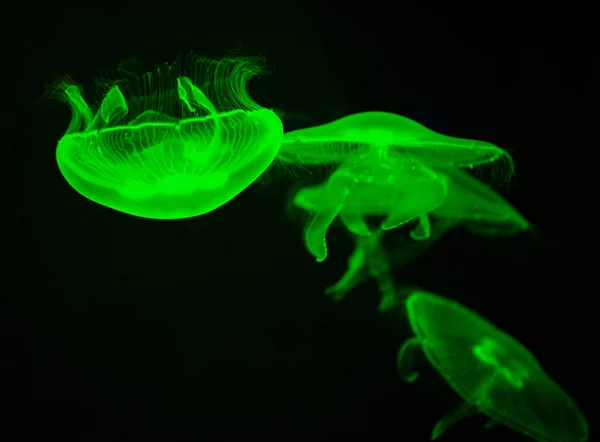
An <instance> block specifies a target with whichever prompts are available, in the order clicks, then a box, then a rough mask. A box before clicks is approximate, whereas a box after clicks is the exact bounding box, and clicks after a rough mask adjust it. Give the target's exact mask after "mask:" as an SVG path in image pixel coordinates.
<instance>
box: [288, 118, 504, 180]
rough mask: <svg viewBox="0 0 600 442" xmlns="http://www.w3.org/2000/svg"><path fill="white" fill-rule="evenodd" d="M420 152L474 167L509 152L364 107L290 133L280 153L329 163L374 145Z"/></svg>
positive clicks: (437, 161) (434, 160) (431, 161)
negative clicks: (349, 113) (356, 111)
mask: <svg viewBox="0 0 600 442" xmlns="http://www.w3.org/2000/svg"><path fill="white" fill-rule="evenodd" d="M373 148H376V149H381V148H384V149H390V150H392V151H395V152H398V153H405V154H410V155H414V156H419V157H420V158H422V159H423V160H424V161H425V162H426V163H427V164H428V165H430V166H447V167H474V166H479V165H483V164H490V163H493V162H496V161H498V160H504V161H505V162H506V163H507V165H508V168H509V169H510V170H509V172H510V173H512V168H513V165H512V158H511V156H510V155H509V153H508V152H506V151H505V150H503V149H501V148H499V147H498V146H495V145H494V144H492V143H488V142H486V141H480V140H472V139H467V138H458V137H452V136H448V135H443V134H440V133H437V132H435V131H433V130H431V129H429V128H427V127H425V126H423V125H422V124H419V123H417V122H416V121H414V120H411V119H410V118H407V117H404V116H402V115H398V114H394V113H390V112H378V111H371V112H361V113H356V114H352V115H347V116H345V117H342V118H340V119H338V120H335V121H332V122H330V123H326V124H323V125H320V126H315V127H310V128H305V129H298V130H294V131H291V132H287V133H286V134H285V135H284V137H283V144H282V147H281V150H280V153H279V156H278V158H279V159H280V161H282V162H283V163H301V164H328V163H334V164H337V163H340V162H343V161H344V160H345V159H347V158H348V156H352V155H353V154H357V153H358V154H362V153H364V152H365V151H367V150H370V149H373Z"/></svg>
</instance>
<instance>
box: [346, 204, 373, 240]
mask: <svg viewBox="0 0 600 442" xmlns="http://www.w3.org/2000/svg"><path fill="white" fill-rule="evenodd" d="M340 219H341V220H342V223H344V226H345V227H346V229H348V230H349V231H350V232H352V233H354V234H355V235H358V236H369V235H371V231H370V230H369V226H367V223H366V221H365V218H364V216H363V215H362V214H360V213H354V212H351V211H348V210H343V209H342V211H340Z"/></svg>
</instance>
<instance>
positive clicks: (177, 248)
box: [0, 1, 598, 442]
mask: <svg viewBox="0 0 600 442" xmlns="http://www.w3.org/2000/svg"><path fill="white" fill-rule="evenodd" d="M16 8H21V9H22V11H21V12H20V13H15V14H14V15H13V17H14V19H15V21H16V22H17V25H18V26H17V25H15V29H14V31H12V30H11V29H10V28H9V29H7V30H5V31H6V32H7V35H6V36H5V40H4V41H5V42H6V45H7V50H8V54H9V64H10V67H11V68H12V67H14V69H11V68H5V71H6V72H8V73H12V72H15V73H17V74H18V75H17V79H16V82H15V83H12V82H11V83H9V84H11V85H12V84H14V85H16V86H15V87H9V88H8V90H7V94H8V96H9V97H12V96H13V95H16V97H18V100H15V101H14V102H13V101H12V100H10V101H8V102H7V103H8V105H7V106H5V107H4V109H3V121H4V123H3V135H2V136H3V149H4V155H5V158H6V162H5V171H6V173H4V176H3V180H5V181H6V184H5V186H6V187H5V188H6V189H7V191H6V198H7V203H6V205H5V207H7V210H6V211H5V212H4V215H3V218H4V219H5V220H6V221H7V224H8V229H7V230H5V243H6V244H7V245H8V246H7V247H6V248H5V263H4V264H3V269H4V272H5V275H6V277H5V278H4V279H5V285H4V287H3V290H2V292H3V293H2V295H1V296H2V298H3V299H2V302H3V304H4V305H5V307H3V308H2V313H1V315H2V316H1V325H0V327H2V331H3V339H2V348H0V354H1V356H0V357H1V358H2V359H3V361H5V362H3V363H2V366H1V367H0V369H1V370H3V371H4V372H5V375H4V376H2V380H1V381H0V382H2V383H3V384H4V387H3V388H2V393H1V394H0V401H2V402H6V405H7V407H6V409H8V410H9V413H8V414H4V416H3V418H6V425H2V426H1V428H2V430H1V431H6V432H7V435H9V434H10V432H11V431H12V430H13V429H14V431H15V433H12V435H10V437H8V436H5V437H2V436H0V437H2V439H3V440H7V441H8V440H10V441H18V440H29V439H31V438H33V437H39V436H40V435H42V436H43V437H44V440H54V439H60V440H63V441H68V440H74V441H86V442H87V441H138V440H139V441H142V440H164V441H229V440H239V439H240V438H248V439H256V440H259V439H263V440H264V439H268V440H280V441H287V440H302V441H307V440H310V441H338V440H340V441H341V440H349V439H352V440H354V439H356V440H368V441H379V440H386V441H387V440H402V441H410V442H413V441H414V442H417V441H425V440H428V435H429V431H430V430H431V428H432V426H433V424H434V423H435V421H436V420H437V419H438V418H439V417H440V416H441V415H442V414H443V413H445V412H447V411H450V409H451V408H452V407H454V406H455V405H457V404H458V399H457V397H456V396H455V395H454V394H453V393H452V392H451V391H450V390H449V389H448V388H447V387H446V386H445V385H444V383H443V382H442V381H440V380H439V378H438V377H437V376H436V375H435V374H434V373H433V372H432V370H427V369H425V371H424V374H423V377H422V379H421V380H420V381H419V382H417V383H416V384H414V385H412V386H410V387H407V386H405V385H402V384H401V382H400V380H399V379H398V378H397V376H396V373H395V371H394V361H395V354H396V351H397V349H398V348H399V346H400V344H401V343H402V341H403V340H404V339H405V338H407V337H408V336H410V333H409V330H408V327H407V325H406V322H405V318H404V317H403V316H402V314H401V312H393V313H390V314H387V315H382V314H380V313H379V312H378V311H377V303H378V295H377V289H376V286H375V285H374V284H373V283H372V282H371V283H366V284H364V285H363V286H361V287H360V288H358V289H357V290H356V291H354V292H352V294H351V295H349V297H348V298H347V300H345V301H344V302H343V303H339V304H335V303H333V302H331V301H329V300H327V299H325V298H324V296H323V294H322V291H323V289H324V287H326V286H327V285H330V284H331V283H333V282H334V281H335V280H336V278H338V277H339V275H340V274H341V273H342V272H343V270H344V269H345V264H346V258H347V256H348V254H349V253H350V251H351V248H352V243H351V241H350V240H349V238H348V236H347V235H345V234H344V233H343V232H341V231H340V230H333V231H332V232H331V234H330V235H329V237H328V240H329V244H330V258H329V259H328V260H327V261H325V262H324V263H322V264H316V263H315V262H314V260H313V259H312V258H311V257H310V256H309V255H308V253H307V252H306V250H305V249H304V246H303V243H302V239H301V235H302V225H301V223H300V222H298V221H297V220H296V221H294V220H291V219H290V218H289V216H288V213H287V212H286V198H289V195H290V188H292V187H294V186H297V181H295V180H294V179H293V178H292V177H281V176H277V177H276V178H275V179H273V180H266V181H265V182H261V183H259V184H256V185H253V186H251V187H250V188H249V189H247V190H246V191H244V192H243V193H242V194H240V195H239V196H238V197H236V198H235V199H234V200H232V201H231V202H230V203H228V204H226V205H225V206H223V207H222V208H220V209H218V210H216V211H214V212H212V213H210V214H208V215H205V216H202V217H198V218H195V219H188V220H181V221H169V222H165V221H155V220H147V219H140V218H135V217H131V216H127V215H124V214H121V213H118V212H114V211H111V210H109V209H106V208H104V207H102V206H99V205H96V204H94V203H92V202H90V201H88V200H86V199H84V198H83V197H81V196H79V195H78V194H77V193H76V192H75V191H73V190H72V189H71V188H70V187H69V186H68V184H67V183H66V182H65V181H64V179H63V178H62V177H61V175H60V173H59V171H58V168H57V166H56V162H55V157H54V149H55V146H56V142H57V140H58V139H59V138H60V137H61V136H62V134H63V132H64V130H65V129H66V127H67V125H68V122H69V118H70V115H69V111H68V109H66V108H65V107H63V106H62V105H61V104H60V103H48V102H46V101H44V100H40V99H39V98H40V96H42V94H43V93H44V90H45V85H47V84H50V83H51V82H52V81H53V80H54V79H55V76H56V75H57V74H64V73H68V74H70V75H71V76H72V77H73V78H74V79H75V80H76V81H77V82H79V83H82V84H83V85H84V87H85V88H91V86H92V85H93V81H94V78H95V77H97V76H98V75H99V74H101V73H102V72H104V71H105V70H110V69H114V68H116V67H117V66H118V65H119V63H121V62H123V60H128V59H132V58H135V59H137V60H140V61H141V62H142V63H144V64H146V65H150V66H151V65H153V64H156V63H162V62H165V61H170V60H172V59H174V58H175V57H177V56H178V55H179V54H181V53H185V52H187V51H189V50H195V51H196V52H198V53H201V54H204V55H207V56H212V57H221V56H223V55H224V54H225V53H227V51H229V50H231V49H232V48H241V49H245V50H252V51H258V52H259V53H261V54H263V55H264V56H265V57H266V59H267V62H268V64H269V67H270V68H272V72H271V74H269V75H267V76H265V77H263V78H261V79H260V80H257V81H256V84H254V85H253V89H252V94H253V96H254V97H255V98H256V100H257V101H258V102H259V103H260V104H262V105H264V106H268V107H273V108H277V109H282V110H284V111H289V112H295V113H297V114H296V115H295V118H291V119H290V120H289V121H288V122H287V123H286V124H288V125H290V124H291V125H292V126H293V125H294V124H296V125H298V127H300V126H303V125H310V124H312V123H311V122H308V123H306V124H305V123H304V122H303V121H304V116H305V115H307V116H308V117H309V118H310V119H312V121H315V122H316V123H320V122H325V121H328V120H331V119H334V118H337V117H339V116H341V115H343V114H344V113H352V112H358V111H366V110H385V111H390V112H395V113H399V114H402V115H405V116H408V117H410V118H414V119H415V120H417V121H419V122H421V123H423V124H426V125H428V126H429V127H431V128H432V129H434V130H438V131H441V132H444V133H446V134H449V135H454V136H461V137H466V138H476V139H485V140H488V141H490V142H493V143H495V144H497V145H499V146H502V147H505V148H507V149H510V150H511V151H512V152H513V155H514V158H515V162H516V167H517V179H516V181H515V183H514V184H513V186H512V187H511V188H510V189H508V191H507V192H506V196H507V198H508V199H509V201H511V203H513V204H514V206H515V207H517V208H518V209H519V210H520V211H521V213H523V215H524V216H525V217H527V218H528V219H530V220H531V222H532V223H533V224H534V225H535V226H536V227H537V228H538V230H539V232H540V235H539V237H537V238H532V237H530V236H527V235H523V236H519V237H516V238H509V239H503V238H493V239H490V238H480V237H474V236H470V235H469V234H468V233H465V232H462V231H459V230H457V231H453V232H451V233H450V234H448V235H447V236H446V237H445V238H444V239H443V240H441V241H440V242H439V243H438V244H437V245H436V246H434V247H433V248H432V249H431V250H430V252H428V253H427V254H426V255H424V256H423V257H422V258H421V259H419V260H417V261H415V262H414V263H413V264H411V265H409V266H407V267H405V268H402V269H397V270H396V271H395V274H394V276H395V278H396V280H397V281H398V283H401V284H407V285H415V286H420V287H423V288H425V289H427V290H431V291H433V292H435V293H439V294H441V295H445V296H448V297H451V298H454V299H457V300H459V301H460V302H462V303H464V304H465V305H467V306H469V307H471V308H473V309H474V310H476V311H477V312H479V313H481V314H482V315H483V316H485V317H486V318H489V319H490V320H491V321H492V322H494V323H496V324H497V325H498V326H500V327H501V328H503V329H505V330H506V331H507V332H509V333H511V334H512V335H514V336H515V337H517V338H518V339H519V340H520V341H521V342H522V343H523V344H524V345H526V346H527V347H528V348H530V349H531V350H532V351H533V352H534V354H536V356H537V357H538V359H539V360H540V361H541V363H542V364H543V365H544V367H545V368H546V369H547V371H548V373H549V374H550V375H551V376H552V377H553V378H554V379H555V380H556V381H557V382H558V383H559V384H561V385H562V386H564V388H565V389H566V390H567V391H568V392H569V393H570V394H571V395H572V396H573V398H574V399H575V400H576V401H577V402H578V403H579V404H580V405H581V407H582V408H583V410H584V411H586V410H587V414H588V417H589V419H590V423H591V425H592V427H593V423H594V421H593V418H592V413H593V410H592V408H593V399H594V398H593V396H592V390H591V388H590V385H592V384H593V382H596V380H597V378H596V376H595V372H596V369H595V365H594V364H595V362H594V358H595V352H594V351H593V347H594V346H595V345H596V346H597V344H596V343H597V340H596V338H597V337H598V329H597V324H596V323H595V322H594V320H595V316H596V315H595V309H594V305H595V304H596V301H595V295H594V292H595V289H596V288H595V287H594V286H593V285H590V284H591V283H589V284H588V283H587V282H585V281H586V280H587V279H586V278H589V276H588V275H589V274H590V273H592V274H593V272H590V269H589V267H590V264H586V263H590V262H592V261H590V260H593V256H594V255H595V251H594V250H595V249H594V248H593V247H590V245H589V244H587V242H588V241H590V239H586V238H587V237H586V235H588V234H589V232H592V233H593V231H594V230H593V227H592V229H590V226H589V225H586V224H587V223H589V222H590V221H589V220H588V219H587V218H586V216H587V215H588V214H589V210H595V201H596V200H595V199H592V197H589V199H588V198H586V197H584V196H583V195H584V191H585V189H586V186H585V185H584V184H583V181H584V179H585V176H586V175H585V174H583V173H580V172H579V171H580V170H581V169H579V167H580V165H581V163H582V159H585V158H587V157H586V155H592V156H593V154H588V153H587V152H589V151H590V150H592V151H593V149H592V148H591V146H590V145H588V144H585V143H583V137H582V135H581V132H580V130H581V128H582V127H585V126H586V124H588V123H589V122H591V119H592V118H593V114H590V113H588V112H586V111H585V110H584V109H586V108H587V107H586V105H585V103H587V102H588V100H589V98H587V97H589V94H590V93H591V91H592V90H593V87H594V84H595V83H594V84H592V78H593V77H594V78H596V76H595V74H594V71H593V69H592V68H593V66H592V61H591V60H593V54H594V53H593V52H589V51H588V49H586V44H588V42H587V40H586V39H585V37H586V35H585V33H586V32H587V31H586V26H584V25H583V24H581V25H580V26H579V25H578V26H577V28H578V31H577V32H579V33H580V34H581V35H580V34H579V33H575V34H574V33H570V34H566V33H564V32H560V30H558V29H557V28H556V27H554V26H553V25H552V23H555V22H556V20H558V17H559V12H558V11H551V10H546V11H545V12H544V13H545V14H548V17H546V18H540V16H531V17H530V16H527V15H525V13H524V12H523V11H519V12H518V13H515V12H514V11H505V12H502V11H496V12H494V13H492V12H490V11H488V10H483V9H482V10H481V11H478V10H472V9H470V10H464V11H463V10H459V9H454V6H453V7H452V8H451V7H447V8H444V9H435V8H433V7H426V6H421V7H408V6H402V7H400V6H398V5H396V4H395V3H394V4H392V3H391V2H390V3H387V2H382V3H381V4H371V3H364V4H360V3H357V4H355V5H354V6H352V5H350V6H340V5H334V4H332V3H328V2H325V4H323V3H320V4H316V3H315V4H313V3H306V4H299V3H295V2H291V1H290V2H279V3H278V4H275V3H274V2H268V3H264V2H257V3H255V2H246V3H242V2H239V3H238V2H236V1H234V2H217V3H210V4H204V3H203V2H188V3H186V2H183V3H173V4H157V5H152V4H149V2H133V1H129V2H111V3H106V2H83V3H81V2H80V3H73V4H67V3H63V4H60V3H59V4H52V5H38V6H35V7H32V6H28V5H26V4H22V5H16ZM28 9H31V10H28ZM580 13H581V12H580ZM11 15H12V14H11ZM32 15H33V16H32ZM576 20H580V18H575V17H574V16H573V17H572V15H570V13H568V11H560V20H559V21H560V23H563V24H565V23H569V24H573V23H575V24H577V23H579V22H577V21H576ZM21 21H22V23H21ZM19 23H21V24H20V25H19ZM579 54H582V55H579ZM596 56H597V54H596ZM588 65H589V66H588ZM596 73H597V72H596ZM86 90H87V89H86ZM588 104H589V103H588ZM596 116H597V113H596ZM596 144H597V140H596ZM584 146H585V147H584ZM590 158H591V157H590ZM590 161H591V160H590ZM584 162H585V161H584ZM570 165H576V167H575V168H572V167H570ZM579 183H582V184H579ZM582 201H583V202H582ZM592 270H593V269H592ZM420 363H421V364H422V365H423V367H426V366H427V365H426V362H425V361H421V362H420ZM483 422H484V421H482V420H477V419H474V420H470V421H466V422H464V423H462V424H460V425H459V426H457V427H456V428H452V429H451V430H450V431H449V432H448V433H447V434H446V435H445V436H444V437H445V439H444V440H447V441H453V440H456V441H464V440H477V441H487V440H489V441H494V440H503V441H505V440H514V441H517V440H527V438H525V437H524V436H520V435H518V434H516V433H513V432H511V431H509V430H506V429H503V428H498V429H494V430H488V431H483V430H482V429H481V425H482V423H483ZM592 431H593V429H592Z"/></svg>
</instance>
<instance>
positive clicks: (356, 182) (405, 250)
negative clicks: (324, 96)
mask: <svg viewBox="0 0 600 442" xmlns="http://www.w3.org/2000/svg"><path fill="white" fill-rule="evenodd" d="M382 152H383V153H384V154H382ZM294 204H295V205H296V206H298V207H300V208H302V209H304V210H306V211H308V212H310V213H311V218H310V220H309V222H308V224H307V228H306V230H305V244H306V247H307V249H308V251H309V252H310V253H311V254H312V255H314V256H315V257H316V258H317V261H323V260H324V259H325V257H326V256H327V246H326V241H325V233H326V231H327V229H328V227H329V225H330V224H331V223H332V221H333V220H334V218H335V217H336V216H337V215H339V216H340V219H341V220H342V224H343V225H344V227H345V228H346V229H347V230H348V232H350V233H351V234H352V235H353V236H355V250H354V252H353V254H352V255H351V257H350V259H349V261H348V268H347V271H346V273H345V274H344V275H343V276H342V277H341V279H340V280H339V281H338V282H336V283H335V284H333V285H332V286H331V287H329V288H327V289H326V294H328V295H331V296H332V297H333V298H334V299H336V300H341V299H343V297H344V296H345V294H346V293H348V292H349V291H350V290H351V289H352V288H353V287H355V286H356V285H357V284H360V283H361V282H363V281H364V280H365V279H367V278H368V277H373V278H374V279H375V280H376V282H377V283H378V286H379V288H380V292H381V294H382V303H381V305H380V309H382V310H385V309H387V308H389V307H390V306H391V305H392V304H390V301H391V300H392V299H393V293H394V287H393V280H392V277H391V275H390V272H389V270H390V269H391V268H392V267H398V266H402V265H404V264H407V263H409V262H410V261H412V260H414V259H416V258H417V257H419V256H421V255H422V254H423V253H424V252H425V251H426V250H428V249H429V248H430V247H431V246H432V245H433V244H434V243H435V242H436V241H437V240H438V239H440V238H441V237H442V236H443V235H444V234H445V232H447V231H448V230H449V229H450V228H453V227H455V226H461V227H464V228H465V229H466V230H467V231H469V232H471V233H473V234H477V235H482V236H509V235H514V234H517V233H519V232H523V231H526V230H530V229H532V227H531V225H530V223H529V222H528V221H527V220H526V219H525V218H524V217H523V216H522V215H521V214H520V213H519V212H518V211H517V210H516V209H515V208H514V207H512V206H511V204H510V203H508V202H507V201H506V200H505V199H504V198H502V197H501V196H500V195H499V194H498V193H497V192H495V191H494V190H493V189H492V188H490V187H489V186H488V185H486V184H484V183H482V182H481V181H479V180H477V179H476V178H474V177H473V176H471V175H470V174H469V173H468V172H466V171H464V170H460V169H455V168H448V167H429V166H428V165H425V164H424V163H423V161H422V159H421V158H418V157H412V156H411V155H408V154H401V153H396V152H389V153H388V152H387V151H386V150H381V151H371V153H365V154H362V155H358V154H357V155H354V156H351V157H350V158H349V159H348V160H346V162H344V163H342V164H341V165H340V166H339V167H338V168H337V169H336V170H335V172H334V173H333V174H332V175H331V177H330V178H329V180H328V181H326V183H325V184H322V185H319V186H314V187H308V188H304V189H301V190H300V191H299V192H298V193H297V194H296V196H295V198H294ZM373 215H375V216H380V217H381V216H383V217H384V218H385V219H384V221H383V223H382V224H381V226H380V228H378V229H376V232H377V233H376V234H374V235H372V232H371V231H370V230H369V228H368V227H367V220H366V218H367V217H370V216H373ZM430 218H434V219H435V222H434V223H432V221H431V220H430ZM411 221H417V224H416V226H415V227H414V228H412V229H411V230H410V238H412V240H413V241H412V243H411V241H410V239H407V240H406V241H405V242H404V243H403V244H402V246H401V247H399V250H396V251H391V252H390V251H387V250H384V247H383V244H382V241H381V237H382V236H383V234H384V231H385V230H389V229H391V228H394V227H399V226H402V225H405V224H407V223H409V222H411ZM418 243H423V244H418ZM390 255H392V256H393V260H392V261H391V262H390V261H388V258H389V257H390Z"/></svg>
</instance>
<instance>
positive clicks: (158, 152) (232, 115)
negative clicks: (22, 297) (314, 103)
mask: <svg viewBox="0 0 600 442" xmlns="http://www.w3.org/2000/svg"><path fill="white" fill-rule="evenodd" d="M261 73H262V64H261V62H260V60H259V59H256V58H252V57H238V58H224V59H222V60H210V59H206V58H201V57H196V56H188V57H185V58H184V59H183V60H180V61H178V62H176V63H174V64H172V65H163V66H160V67H158V68H157V69H156V70H155V71H153V72H150V73H147V74H145V75H143V76H141V77H138V78H128V79H124V80H121V81H118V82H116V83H114V84H113V85H112V87H110V88H109V90H108V92H107V93H106V94H105V96H104V98H103V100H102V102H101V103H100V105H99V107H98V109H97V110H93V109H92V108H91V107H90V106H89V105H88V104H87V103H86V102H85V101H84V99H83V97H82V95H81V89H80V88H79V87H78V86H76V85H74V84H71V83H69V82H63V83H62V84H61V85H60V90H59V92H61V94H62V98H63V99H64V100H65V101H66V102H67V103H68V104H69V105H70V107H71V109H72V113H73V117H72V120H71V123H70V125H69V127H68V130H67V132H66V134H65V135H64V136H63V137H62V138H61V139H60V141H59V142H58V147H57V151H56V158H57V162H58V166H59V168H60V171H61V173H62V175H63V176H64V177H65V179H66V180H67V182H68V183H69V184H70V185H71V186H72V187H73V188H74V189H75V190H76V191H77V192H79V193H80V194H81V195H83V196H84V197H86V198H88V199H90V200H92V201H94V202H96V203H98V204H101V205H103V206H106V207H109V208H112V209H115V210H118V211H121V212H124V213H127V214H130V215H135V216H140V217H145V218H155V219H178V218H188V217H193V216H197V215H202V214H205V213H207V212H210V211H212V210H215V209H217V208H218V207H220V206H222V205H223V204H225V203H227V202H228V201H229V200H231V199H232V198H234V197H235V196H236V195H238V194H239V193H240V192H242V191H243V190H244V189H245V188H246V187H247V186H248V185H250V184H251V183H252V182H253V181H254V180H255V179H256V178H257V177H258V176H259V175H260V174H261V173H262V172H263V171H264V170H265V169H266V168H267V167H268V166H269V165H270V164H271V162H272V161H273V159H274V158H275V156H276V155H277V152H278V150H279V147H280V145H281V140H282V136H283V126H282V123H281V120H280V119H279V117H278V116H277V115H276V114H275V113H274V112H273V111H271V110H269V109H265V108H262V107H261V106H259V105H258V104H257V103H256V102H254V100H253V99H252V98H251V97H250V96H249V94H248V91H247V85H248V82H249V81H250V80H251V79H252V78H253V77H254V76H256V75H258V74H261Z"/></svg>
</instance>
